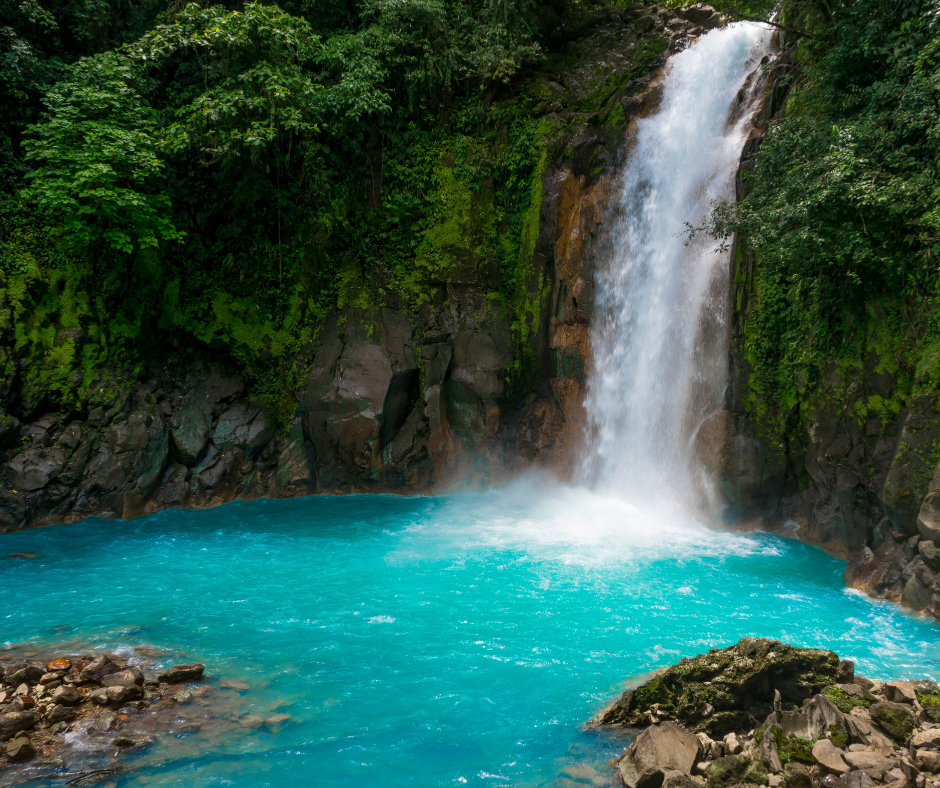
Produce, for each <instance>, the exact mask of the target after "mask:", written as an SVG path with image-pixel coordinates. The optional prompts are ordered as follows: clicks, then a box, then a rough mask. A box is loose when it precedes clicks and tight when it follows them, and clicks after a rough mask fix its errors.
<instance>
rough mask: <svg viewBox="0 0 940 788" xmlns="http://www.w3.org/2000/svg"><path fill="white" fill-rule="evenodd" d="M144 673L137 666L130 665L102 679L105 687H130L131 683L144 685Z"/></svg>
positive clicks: (102, 684)
mask: <svg viewBox="0 0 940 788" xmlns="http://www.w3.org/2000/svg"><path fill="white" fill-rule="evenodd" d="M143 683H144V674H143V673H141V672H140V670H139V669H137V668H135V667H128V668H125V669H124V670H122V671H119V672H117V673H112V674H110V675H109V676H105V677H104V678H103V679H101V686H103V687H129V686H130V685H131V684H136V685H138V686H141V685H143Z"/></svg>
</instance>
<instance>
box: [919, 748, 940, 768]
mask: <svg viewBox="0 0 940 788" xmlns="http://www.w3.org/2000/svg"><path fill="white" fill-rule="evenodd" d="M916 755H917V763H918V764H919V765H920V768H921V770H922V771H925V772H934V773H937V772H940V752H937V751H936V750H925V749H920V750H917V753H916Z"/></svg>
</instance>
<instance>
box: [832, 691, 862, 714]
mask: <svg viewBox="0 0 940 788" xmlns="http://www.w3.org/2000/svg"><path fill="white" fill-rule="evenodd" d="M822 694H823V695H825V696H826V697H827V698H828V699H829V700H830V701H832V704H833V705H834V706H835V707H836V708H837V709H838V710H839V711H841V712H843V713H845V714H848V713H849V712H850V711H852V709H854V708H857V707H860V708H863V709H867V708H868V707H869V706H871V703H870V702H869V701H867V700H865V699H864V698H856V697H854V696H852V695H849V694H848V693H847V692H846V691H845V690H841V689H839V688H838V687H835V686H829V687H826V688H825V689H824V690H823V691H822Z"/></svg>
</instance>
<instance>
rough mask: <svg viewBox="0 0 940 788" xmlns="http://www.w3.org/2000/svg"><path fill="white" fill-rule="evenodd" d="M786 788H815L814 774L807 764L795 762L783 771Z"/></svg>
mask: <svg viewBox="0 0 940 788" xmlns="http://www.w3.org/2000/svg"><path fill="white" fill-rule="evenodd" d="M783 781H784V785H785V786H786V788H813V773H812V770H811V769H810V767H809V766H807V765H806V764H805V763H800V762H798V761H793V762H791V763H788V764H787V766H786V768H785V769H784V770H783Z"/></svg>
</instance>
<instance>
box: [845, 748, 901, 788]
mask: <svg viewBox="0 0 940 788" xmlns="http://www.w3.org/2000/svg"><path fill="white" fill-rule="evenodd" d="M843 757H844V758H845V762H846V763H847V764H848V765H849V766H850V767H851V770H853V771H854V770H858V771H861V772H865V774H867V775H868V776H869V777H871V779H872V780H875V781H876V782H878V781H879V780H881V779H882V778H883V777H884V776H885V775H886V774H887V773H888V772H889V771H891V769H894V768H895V767H896V766H897V765H898V763H899V761H898V759H897V758H887V757H885V756H884V755H881V754H880V753H877V752H847V753H845V754H844V756H843Z"/></svg>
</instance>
